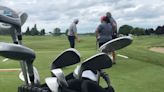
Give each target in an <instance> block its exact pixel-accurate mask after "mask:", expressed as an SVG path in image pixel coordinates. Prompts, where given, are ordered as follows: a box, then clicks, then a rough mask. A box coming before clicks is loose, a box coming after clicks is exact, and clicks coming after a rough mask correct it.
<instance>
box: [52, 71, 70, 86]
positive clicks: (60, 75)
mask: <svg viewBox="0 0 164 92" xmlns="http://www.w3.org/2000/svg"><path fill="white" fill-rule="evenodd" d="M51 72H52V73H53V74H54V75H55V76H56V78H57V80H58V83H59V85H60V86H61V87H68V84H67V81H66V79H65V76H64V73H63V71H62V70H61V69H53V70H51Z"/></svg>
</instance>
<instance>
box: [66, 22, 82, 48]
mask: <svg viewBox="0 0 164 92" xmlns="http://www.w3.org/2000/svg"><path fill="white" fill-rule="evenodd" d="M78 22H79V20H78V19H75V20H74V21H73V23H72V24H71V25H70V27H69V29H68V33H67V35H68V40H69V43H70V47H71V48H75V39H76V40H77V42H80V39H79V37H78V35H77V27H76V25H77V24H78Z"/></svg>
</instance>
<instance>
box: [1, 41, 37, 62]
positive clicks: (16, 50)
mask: <svg viewBox="0 0 164 92" xmlns="http://www.w3.org/2000/svg"><path fill="white" fill-rule="evenodd" d="M0 56H3V57H6V58H10V59H14V60H29V59H31V60H34V59H35V52H34V51H33V50H32V49H30V48H27V47H25V46H21V45H17V44H11V43H4V42H0ZM30 63H32V62H30Z"/></svg>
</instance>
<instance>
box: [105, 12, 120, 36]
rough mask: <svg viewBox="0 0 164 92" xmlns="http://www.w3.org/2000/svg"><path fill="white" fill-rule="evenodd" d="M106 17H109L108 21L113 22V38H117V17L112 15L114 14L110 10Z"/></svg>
mask: <svg viewBox="0 0 164 92" xmlns="http://www.w3.org/2000/svg"><path fill="white" fill-rule="evenodd" d="M106 17H107V23H111V25H112V29H113V33H112V39H115V38H117V23H116V21H115V19H114V18H113V17H112V14H111V13H110V12H107V13H106Z"/></svg>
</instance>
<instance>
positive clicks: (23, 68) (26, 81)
mask: <svg viewBox="0 0 164 92" xmlns="http://www.w3.org/2000/svg"><path fill="white" fill-rule="evenodd" d="M20 66H21V70H22V72H23V76H24V80H25V84H26V85H29V82H28V78H27V70H26V63H25V61H20Z"/></svg>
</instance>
